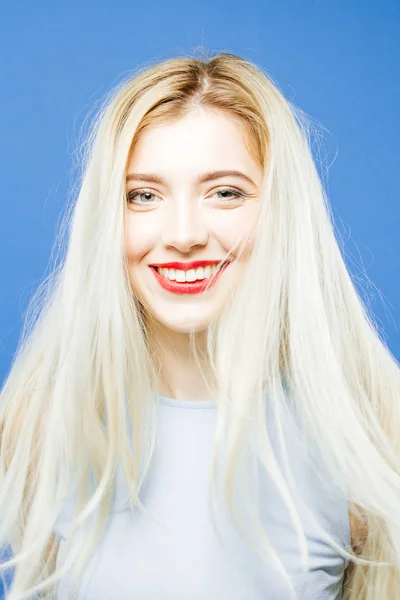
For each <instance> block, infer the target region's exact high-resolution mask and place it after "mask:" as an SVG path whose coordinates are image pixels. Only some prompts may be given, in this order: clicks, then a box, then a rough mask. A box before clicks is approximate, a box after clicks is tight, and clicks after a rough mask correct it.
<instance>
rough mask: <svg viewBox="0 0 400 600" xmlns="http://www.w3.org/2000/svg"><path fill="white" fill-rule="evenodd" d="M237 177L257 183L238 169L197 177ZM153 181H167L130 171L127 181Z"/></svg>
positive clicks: (202, 179)
mask: <svg viewBox="0 0 400 600" xmlns="http://www.w3.org/2000/svg"><path fill="white" fill-rule="evenodd" d="M227 176H230V177H237V178H238V179H244V180H245V181H247V183H250V184H252V185H254V186H255V185H256V184H255V183H254V181H253V180H252V179H250V177H248V176H247V175H245V174H244V173H242V172H241V171H236V170H224V171H207V173H203V175H200V177H198V178H197V183H206V182H207V181H213V180H214V179H220V178H221V177H227ZM132 180H136V181H151V182H152V183H160V184H163V183H165V181H164V180H163V178H162V177H160V176H159V175H156V174H155V173H129V175H127V177H126V181H132Z"/></svg>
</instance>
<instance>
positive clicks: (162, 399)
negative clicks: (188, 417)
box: [156, 394, 217, 409]
mask: <svg viewBox="0 0 400 600" xmlns="http://www.w3.org/2000/svg"><path fill="white" fill-rule="evenodd" d="M156 397H157V400H158V402H159V403H160V404H162V405H164V406H170V407H172V408H185V409H199V408H201V409H216V408H217V403H216V402H215V400H177V399H176V398H168V397H167V396H162V395H161V394H156Z"/></svg>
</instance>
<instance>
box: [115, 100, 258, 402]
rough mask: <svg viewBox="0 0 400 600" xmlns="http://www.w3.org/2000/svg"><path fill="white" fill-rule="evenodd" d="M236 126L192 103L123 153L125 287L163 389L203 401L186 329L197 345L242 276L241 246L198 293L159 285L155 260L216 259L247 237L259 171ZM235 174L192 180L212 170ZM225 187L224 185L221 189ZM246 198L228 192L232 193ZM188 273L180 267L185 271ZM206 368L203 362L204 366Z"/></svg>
mask: <svg viewBox="0 0 400 600" xmlns="http://www.w3.org/2000/svg"><path fill="white" fill-rule="evenodd" d="M245 136H246V132H245V130H244V126H243V124H242V123H241V122H240V121H239V120H238V119H237V118H235V117H233V116H231V115H227V114H226V113H223V112H221V111H216V110H213V111H211V110H209V109H208V110H205V109H204V108H198V109H196V110H194V111H192V112H191V113H190V114H189V115H188V116H185V117H183V118H181V119H180V120H178V121H175V122H172V123H168V124H163V125H157V126H153V127H151V128H149V129H147V130H145V131H144V132H143V133H142V135H141V137H140V139H139V140H138V142H137V144H136V145H135V147H134V149H133V152H132V154H131V156H130V158H129V161H128V165H127V175H128V177H129V176H130V175H132V174H133V173H135V174H138V173H140V174H143V173H146V174H148V173H153V174H157V175H158V176H159V177H160V178H161V179H162V183H159V182H158V183H155V182H154V181H151V180H150V179H149V178H146V179H143V180H141V179H138V178H129V179H128V180H127V183H126V193H127V196H128V200H127V206H126V218H125V243H126V254H127V258H128V262H129V271H130V276H131V284H132V287H133V290H134V293H135V294H136V296H137V298H138V299H139V300H140V302H141V303H142V305H143V306H144V307H145V310H146V315H147V318H148V322H149V327H148V331H149V339H150V344H151V346H152V347H153V352H154V353H155V355H156V356H157V357H158V359H159V362H160V364H161V389H160V390H159V392H160V393H161V394H164V395H166V396H170V397H173V398H177V399H184V400H201V399H203V400H204V399H207V398H210V392H209V391H208V389H207V387H206V384H205V382H204V381H203V378H202V376H201V373H200V370H199V369H198V367H197V366H196V364H195V362H194V359H193V358H192V357H191V356H190V354H189V332H190V331H195V332H196V336H197V338H198V341H199V343H200V349H201V347H202V344H203V345H204V342H205V332H206V330H207V327H208V326H209V325H210V324H211V323H212V322H214V321H215V320H216V319H218V316H219V315H220V314H221V312H222V310H223V308H224V306H226V304H227V302H228V300H229V298H230V295H231V293H232V291H233V290H234V289H235V287H236V286H237V285H238V283H239V282H240V280H241V277H242V275H243V272H244V269H245V266H246V262H247V258H246V257H248V253H246V254H245V255H244V256H243V257H242V258H241V259H239V258H238V257H235V255H234V254H233V260H232V261H231V262H230V264H229V265H228V267H227V268H226V269H225V270H224V271H223V272H221V274H220V277H219V279H218V281H216V283H215V284H214V285H213V286H212V287H210V289H209V290H207V291H205V292H204V293H193V294H187V293H174V292H171V291H168V290H166V289H164V288H163V287H162V285H160V283H159V281H158V280H157V278H156V277H155V274H154V269H153V267H150V266H149V265H153V264H159V263H169V262H176V261H178V262H180V263H188V262H189V261H196V260H205V261H219V260H222V259H223V258H225V256H226V254H227V253H228V252H229V251H231V249H232V247H233V246H234V244H236V243H237V242H238V241H239V240H240V239H243V238H244V237H246V236H247V235H248V234H249V233H250V234H251V232H252V230H253V229H254V226H255V223H256V221H257V216H258V214H259V210H260V199H259V188H260V185H261V181H262V168H261V166H260V164H259V163H258V162H257V161H256V160H255V159H254V157H253V155H252V154H251V153H250V152H249V149H248V147H247V144H246V138H245ZM221 170H230V171H231V170H236V171H239V172H241V173H243V175H245V176H246V177H247V178H248V179H250V180H251V181H248V180H246V179H245V178H240V177H238V176H234V175H223V176H219V177H218V178H216V179H213V180H208V181H204V182H199V181H198V179H199V178H200V177H201V176H203V175H204V174H205V173H208V172H210V171H213V172H214V171H221ZM227 188H229V189H227ZM236 192H238V193H243V194H245V196H244V197H239V198H237V197H235V193H236ZM186 270H187V269H186ZM203 366H204V369H205V371H206V373H207V374H208V372H207V364H206V363H204V364H203Z"/></svg>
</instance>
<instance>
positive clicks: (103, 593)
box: [54, 396, 350, 600]
mask: <svg viewBox="0 0 400 600" xmlns="http://www.w3.org/2000/svg"><path fill="white" fill-rule="evenodd" d="M158 411H159V413H158V414H159V421H158V430H157V446H156V449H155V452H154V455H153V459H152V463H151V466H150V470H149V473H148V476H147V478H146V481H145V484H144V486H143V488H142V491H141V495H140V497H141V501H142V502H143V504H144V506H145V507H146V509H147V510H148V511H149V512H150V513H151V516H152V517H153V518H150V517H149V516H146V515H144V514H143V513H142V512H139V511H137V512H135V513H133V514H132V513H131V511H130V509H129V506H128V507H126V505H125V507H124V501H125V499H126V497H127V490H126V487H125V486H124V483H123V479H122V474H121V472H120V470H118V471H117V483H116V492H115V497H114V504H113V510H112V512H111V514H110V518H109V522H108V525H107V530H106V533H105V536H104V538H103V539H102V541H101V543H100V544H99V547H98V549H97V550H96V552H95V555H94V556H93V558H92V559H91V561H90V563H89V565H88V568H87V569H86V570H85V574H84V578H83V584H82V587H81V588H80V594H81V595H80V596H79V597H80V598H82V599H84V600H188V599H190V600H228V599H229V600H286V598H288V597H289V596H288V592H287V587H285V584H284V582H282V580H281V579H280V577H279V575H278V574H277V573H276V572H275V571H274V570H272V568H269V567H268V566H267V565H265V563H262V562H261V559H260V558H258V556H257V555H256V554H255V552H254V551H253V550H252V549H251V548H249V547H248V546H246V545H245V543H244V542H243V541H242V540H241V538H240V537H239V536H238V534H237V533H236V532H235V530H234V527H233V525H232V523H231V522H230V521H229V520H228V518H226V516H225V515H224V514H222V513H221V516H219V517H218V523H219V528H218V531H219V532H221V534H222V538H221V537H217V535H216V533H215V531H214V529H213V527H212V523H211V520H210V517H209V513H208V510H207V487H208V481H209V479H208V478H209V468H210V459H211V451H212V439H213V433H214V429H215V423H216V414H217V412H216V411H217V404H216V403H215V402H213V401H185V400H174V399H170V398H166V397H163V396H159V406H158ZM269 421H270V424H269V425H268V428H269V435H270V438H271V443H272V445H273V447H276V444H277V442H276V438H275V434H274V429H273V426H272V420H269ZM286 431H287V433H288V436H287V447H288V452H289V456H290V460H291V463H290V464H291V466H292V469H293V474H294V476H295V478H296V483H297V484H298V486H299V488H300V489H301V491H302V493H304V496H305V497H306V498H307V499H308V502H309V503H310V505H311V507H312V510H313V512H314V514H315V516H316V517H317V519H318V522H319V523H320V524H321V525H322V527H323V528H324V529H325V530H326V531H327V532H328V533H329V534H331V535H332V536H333V538H334V539H335V541H337V542H338V543H339V544H340V545H341V546H342V547H344V546H345V545H349V543H350V531H349V520H348V504H347V501H346V499H345V498H343V497H342V496H341V495H340V494H339V493H338V492H337V489H336V488H333V487H332V488H329V486H328V487H323V486H321V485H319V484H318V483H317V480H316V479H315V476H313V475H312V473H311V470H310V469H307V464H306V461H305V460H304V456H303V454H302V449H301V446H300V445H299V441H298V439H297V438H296V437H295V436H294V435H291V433H290V431H291V426H290V425H289V424H288V426H287V427H286V428H285V432H286ZM259 486H260V487H259V490H260V491H259V494H260V495H259V498H260V506H261V516H262V519H263V523H264V526H265V531H266V533H267V535H268V536H269V538H270V540H271V541H272V543H273V545H274V548H275V550H276V551H277V552H278V553H279V557H280V559H281V560H282V562H283V564H284V566H285V568H287V569H288V571H289V575H290V576H291V578H292V580H293V582H294V583H295V585H296V582H297V581H298V576H299V575H298V574H299V573H300V568H301V565H300V551H299V548H298V542H297V535H296V532H295V530H294V528H293V525H292V524H291V521H290V518H289V516H288V512H287V509H286V507H284V505H283V502H282V500H281V498H280V496H279V494H278V492H277V491H276V489H275V486H274V485H273V484H272V482H271V481H270V480H269V479H268V477H267V475H266V474H265V471H263V475H262V476H261V477H260V479H259ZM73 506H74V502H73V501H72V500H71V499H70V500H69V501H67V502H66V504H65V508H64V510H63V512H62V513H61V515H60V516H59V519H58V521H57V523H56V527H55V529H54V532H55V534H56V535H57V536H58V537H59V538H60V540H61V543H60V547H61V546H62V544H63V543H64V542H63V539H64V538H65V535H66V528H67V525H68V523H69V521H70V519H71V515H72V510H73ZM298 508H300V507H298ZM302 521H303V524H304V527H305V532H306V537H307V542H308V549H309V552H310V566H311V572H310V577H309V581H308V584H307V588H306V593H305V595H304V596H303V598H304V600H339V599H341V598H342V581H343V576H344V570H345V568H346V567H347V564H348V563H347V561H345V560H344V559H343V558H342V557H341V556H340V555H338V553H337V552H336V551H335V550H333V549H332V548H331V547H330V546H329V545H328V544H327V542H326V541H325V540H324V539H323V538H322V536H321V535H320V533H319V531H318V528H316V527H315V525H314V524H313V523H312V522H311V521H308V520H307V517H306V516H304V517H303V516H302ZM296 589H297V588H296ZM57 598H58V600H66V599H67V598H69V596H68V576H67V575H66V576H64V578H63V579H62V580H61V583H60V586H59V591H58V596H57Z"/></svg>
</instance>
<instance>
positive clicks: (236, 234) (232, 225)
mask: <svg viewBox="0 0 400 600" xmlns="http://www.w3.org/2000/svg"><path fill="white" fill-rule="evenodd" d="M227 213H228V211H226V212H225V214H221V215H220V216H219V218H218V220H217V221H216V222H214V231H215V233H216V235H217V236H218V239H219V241H220V243H221V244H222V245H223V247H224V248H225V249H226V250H230V249H231V248H232V247H237V244H240V242H241V241H242V240H247V243H246V247H245V249H244V254H243V259H246V258H247V257H248V253H249V252H250V251H251V249H252V247H253V245H254V234H255V226H256V223H257V216H258V211H255V210H254V209H253V210H243V211H233V210H232V211H229V213H230V214H229V213H228V214H227Z"/></svg>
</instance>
